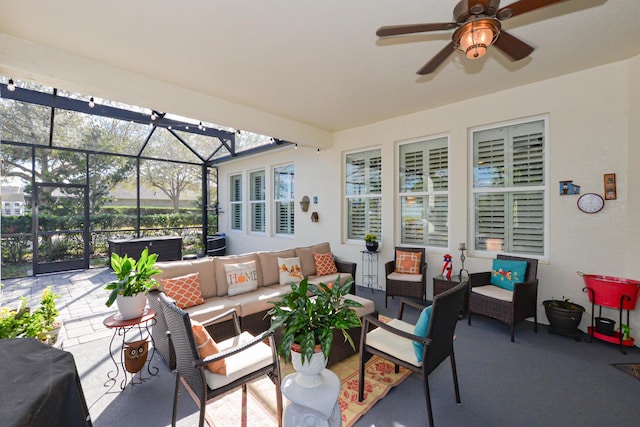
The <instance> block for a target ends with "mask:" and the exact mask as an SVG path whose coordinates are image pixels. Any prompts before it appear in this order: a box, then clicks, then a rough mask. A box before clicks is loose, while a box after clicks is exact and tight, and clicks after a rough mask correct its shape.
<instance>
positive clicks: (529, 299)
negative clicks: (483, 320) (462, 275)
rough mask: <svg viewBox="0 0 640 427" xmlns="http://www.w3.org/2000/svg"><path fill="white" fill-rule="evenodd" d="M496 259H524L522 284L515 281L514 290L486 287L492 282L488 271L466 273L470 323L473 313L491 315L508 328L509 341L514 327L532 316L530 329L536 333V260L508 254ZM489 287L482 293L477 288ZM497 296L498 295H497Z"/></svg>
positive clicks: (512, 338)
mask: <svg viewBox="0 0 640 427" xmlns="http://www.w3.org/2000/svg"><path fill="white" fill-rule="evenodd" d="M496 258H497V259H503V260H515V261H526V263H527V272H526V274H525V281H524V282H523V283H514V289H513V292H511V293H509V291H505V290H499V292H498V293H497V294H495V293H493V292H491V291H494V290H495V289H491V288H487V287H492V288H496V287H495V286H492V285H491V272H490V271H485V272H482V273H471V274H470V275H469V317H468V322H469V325H471V315H472V314H482V315H484V316H488V317H492V318H494V319H497V320H499V321H501V322H504V323H506V324H507V325H509V326H510V327H511V341H512V342H513V340H514V334H515V327H516V325H517V324H518V323H520V322H522V321H523V320H525V319H527V318H529V317H533V330H534V331H535V332H538V260H537V259H532V258H522V257H517V256H509V255H498V256H497V257H496ZM482 288H484V289H485V290H487V289H489V291H490V292H488V293H489V295H487V294H486V293H487V292H483V293H482V294H481V293H479V292H481V291H480V289H482ZM496 296H498V297H496Z"/></svg>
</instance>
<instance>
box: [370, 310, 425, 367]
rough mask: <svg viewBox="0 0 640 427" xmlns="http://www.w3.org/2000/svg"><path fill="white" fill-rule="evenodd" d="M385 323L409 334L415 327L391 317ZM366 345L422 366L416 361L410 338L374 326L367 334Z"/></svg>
mask: <svg viewBox="0 0 640 427" xmlns="http://www.w3.org/2000/svg"><path fill="white" fill-rule="evenodd" d="M387 324H388V325H389V326H392V327H394V328H396V329H399V330H401V331H403V332H408V333H410V334H413V330H414V328H415V325H412V324H410V323H407V322H403V321H402V320H398V319H392V320H390V321H389V323H387ZM367 345H368V346H370V347H373V348H377V349H378V350H380V351H383V352H385V353H387V354H390V355H392V356H394V357H397V358H398V359H401V360H404V361H405V362H408V363H411V364H412V365H415V366H422V362H418V359H417V358H416V352H415V350H414V348H413V341H412V340H408V339H406V338H402V337H400V336H398V335H394V334H392V333H391V332H388V331H385V330H384V329H382V328H376V329H374V330H373V331H371V332H369V333H368V334H367Z"/></svg>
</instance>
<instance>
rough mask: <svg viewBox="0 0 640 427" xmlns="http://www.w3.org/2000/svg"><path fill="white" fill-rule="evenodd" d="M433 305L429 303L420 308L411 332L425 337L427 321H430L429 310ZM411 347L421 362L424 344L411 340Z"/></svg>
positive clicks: (427, 326) (427, 328)
mask: <svg viewBox="0 0 640 427" xmlns="http://www.w3.org/2000/svg"><path fill="white" fill-rule="evenodd" d="M432 308H433V306H432V305H430V306H429V307H426V308H424V309H423V310H422V313H420V317H419V318H418V323H416V326H415V329H414V330H413V334H414V335H417V336H419V337H426V336H427V331H428V330H429V322H430V321H431V310H432ZM413 349H414V351H415V352H416V357H417V358H418V362H422V352H423V351H424V344H423V343H421V342H418V341H413Z"/></svg>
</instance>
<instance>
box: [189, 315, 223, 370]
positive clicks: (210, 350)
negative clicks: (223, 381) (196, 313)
mask: <svg viewBox="0 0 640 427" xmlns="http://www.w3.org/2000/svg"><path fill="white" fill-rule="evenodd" d="M191 331H192V332H193V339H194V340H195V342H196V348H197V349H198V355H200V358H201V359H204V358H205V357H207V356H211V355H214V354H217V353H220V349H219V348H218V345H217V344H216V342H215V341H214V340H213V338H211V335H209V332H207V330H206V329H205V327H204V326H202V324H201V323H200V322H197V321H195V320H192V321H191ZM207 369H208V370H209V371H211V372H213V373H214V374H220V375H227V361H226V360H225V359H222V360H217V361H215V362H213V363H210V364H209V365H207Z"/></svg>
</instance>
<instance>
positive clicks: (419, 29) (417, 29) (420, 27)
mask: <svg viewBox="0 0 640 427" xmlns="http://www.w3.org/2000/svg"><path fill="white" fill-rule="evenodd" d="M457 26H458V24H456V23H455V22H440V23H434V24H408V25H389V26H386V27H380V28H378V31H376V35H377V36H378V37H388V36H399V35H402V34H413V33H424V32H427V31H442V30H451V29H453V28H456V27H457Z"/></svg>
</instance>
